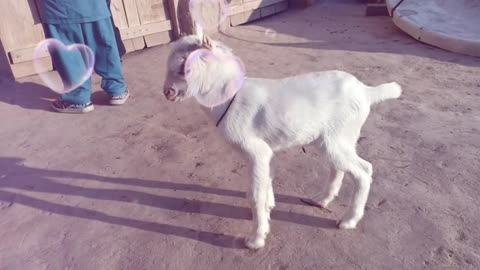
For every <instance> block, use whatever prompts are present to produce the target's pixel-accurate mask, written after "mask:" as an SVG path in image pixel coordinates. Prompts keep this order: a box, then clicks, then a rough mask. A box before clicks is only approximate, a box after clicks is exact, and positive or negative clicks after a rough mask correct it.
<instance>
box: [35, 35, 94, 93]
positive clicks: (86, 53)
mask: <svg viewBox="0 0 480 270" xmlns="http://www.w3.org/2000/svg"><path fill="white" fill-rule="evenodd" d="M46 56H50V57H52V60H53V59H56V61H57V62H58V63H59V65H60V66H55V65H54V68H55V70H53V71H50V72H45V69H44V68H45V67H44V66H43V65H42V62H41V61H40V59H41V58H44V57H46ZM94 64H95V55H94V54H93V51H92V50H91V49H90V48H89V47H88V46H86V45H84V44H72V45H69V46H65V44H63V43H62V42H61V41H59V40H57V39H52V38H50V39H45V40H43V41H42V42H40V43H39V44H38V45H37V47H36V48H35V52H34V56H33V65H34V68H35V71H36V73H37V74H38V76H39V77H40V78H41V79H42V81H43V82H44V83H45V84H46V85H47V87H48V88H50V89H51V90H53V91H54V92H56V93H59V94H65V93H68V92H70V91H72V90H74V89H76V88H78V87H79V86H81V85H82V84H83V83H84V82H85V81H87V80H88V79H89V78H90V76H91V75H92V72H93V67H94ZM59 70H62V71H65V72H59Z"/></svg>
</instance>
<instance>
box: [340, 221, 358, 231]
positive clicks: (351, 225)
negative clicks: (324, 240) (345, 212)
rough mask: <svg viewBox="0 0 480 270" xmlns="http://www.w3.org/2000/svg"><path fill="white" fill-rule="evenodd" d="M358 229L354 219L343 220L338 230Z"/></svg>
mask: <svg viewBox="0 0 480 270" xmlns="http://www.w3.org/2000/svg"><path fill="white" fill-rule="evenodd" d="M356 227H357V222H356V221H355V220H353V219H349V220H342V221H340V223H339V224H338V228H340V229H341V230H349V229H355V228H356Z"/></svg>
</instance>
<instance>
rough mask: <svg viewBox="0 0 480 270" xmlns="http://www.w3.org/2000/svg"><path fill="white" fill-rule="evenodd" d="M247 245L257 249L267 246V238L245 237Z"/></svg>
mask: <svg viewBox="0 0 480 270" xmlns="http://www.w3.org/2000/svg"><path fill="white" fill-rule="evenodd" d="M245 246H247V248H249V249H253V250H257V249H260V248H263V247H264V246H265V239H263V238H260V237H257V236H253V237H247V238H246V239H245Z"/></svg>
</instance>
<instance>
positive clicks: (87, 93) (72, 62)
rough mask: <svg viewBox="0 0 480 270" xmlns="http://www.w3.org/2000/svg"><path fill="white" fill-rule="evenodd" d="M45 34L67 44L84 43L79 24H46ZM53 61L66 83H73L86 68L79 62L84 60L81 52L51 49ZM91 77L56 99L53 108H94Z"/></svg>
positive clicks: (72, 110) (59, 109) (80, 109)
mask: <svg viewBox="0 0 480 270" xmlns="http://www.w3.org/2000/svg"><path fill="white" fill-rule="evenodd" d="M44 30H45V36H46V37H47V38H54V39H57V40H59V41H61V42H62V43H63V44H64V45H65V46H68V45H71V44H74V43H80V44H83V43H84V37H83V33H82V29H81V27H80V25H79V24H45V25H44ZM50 55H51V58H52V63H53V66H54V68H55V70H56V71H57V72H58V73H59V75H60V77H61V78H62V80H63V81H64V84H68V83H71V82H72V81H73V80H74V78H78V77H80V76H82V74H81V73H82V72H84V70H83V69H82V68H81V67H79V65H78V63H80V62H81V61H82V55H81V53H80V52H78V53H77V54H75V53H72V52H69V53H66V52H64V51H58V50H50ZM90 89H91V79H90V78H89V79H88V80H87V81H85V82H84V83H83V84H82V85H81V86H79V87H78V88H76V89H75V90H73V91H71V92H69V93H66V94H63V95H62V99H61V100H56V101H55V102H54V103H53V104H52V105H53V108H54V109H55V110H57V111H60V112H88V111H91V110H93V105H92V104H91V102H90V97H91V90H90Z"/></svg>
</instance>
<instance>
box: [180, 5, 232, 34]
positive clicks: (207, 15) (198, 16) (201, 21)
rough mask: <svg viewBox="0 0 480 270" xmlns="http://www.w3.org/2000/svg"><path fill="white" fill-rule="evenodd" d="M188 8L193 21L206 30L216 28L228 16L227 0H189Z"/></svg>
mask: <svg viewBox="0 0 480 270" xmlns="http://www.w3.org/2000/svg"><path fill="white" fill-rule="evenodd" d="M189 8H190V13H191V14H192V18H193V20H194V21H195V23H196V24H198V25H199V26H201V27H202V28H203V29H205V30H207V31H208V30H212V29H216V28H217V27H218V26H219V25H220V24H222V23H223V21H225V19H227V18H228V16H229V5H228V2H227V0H190V4H189ZM214 11H215V12H214Z"/></svg>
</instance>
